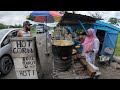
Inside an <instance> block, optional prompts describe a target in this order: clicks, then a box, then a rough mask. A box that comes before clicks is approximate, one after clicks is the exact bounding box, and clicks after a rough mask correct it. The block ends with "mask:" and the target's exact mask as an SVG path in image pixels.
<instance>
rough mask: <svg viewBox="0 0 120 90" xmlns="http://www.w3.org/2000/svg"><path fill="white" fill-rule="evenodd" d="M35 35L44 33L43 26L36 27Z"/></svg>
mask: <svg viewBox="0 0 120 90" xmlns="http://www.w3.org/2000/svg"><path fill="white" fill-rule="evenodd" d="M36 33H44V27H43V26H36Z"/></svg>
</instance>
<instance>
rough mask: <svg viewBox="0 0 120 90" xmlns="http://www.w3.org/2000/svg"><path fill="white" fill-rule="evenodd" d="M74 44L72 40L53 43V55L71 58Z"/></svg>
mask: <svg viewBox="0 0 120 90" xmlns="http://www.w3.org/2000/svg"><path fill="white" fill-rule="evenodd" d="M73 45H74V42H72V41H70V40H54V41H52V53H53V54H54V55H55V56H58V57H69V56H70V57H71V56H72V50H73Z"/></svg>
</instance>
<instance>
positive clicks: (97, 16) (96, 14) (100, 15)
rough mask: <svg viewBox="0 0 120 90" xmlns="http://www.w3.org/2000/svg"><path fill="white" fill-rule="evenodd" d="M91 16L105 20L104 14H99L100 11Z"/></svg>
mask: <svg viewBox="0 0 120 90" xmlns="http://www.w3.org/2000/svg"><path fill="white" fill-rule="evenodd" d="M89 14H90V16H91V17H93V18H98V19H103V15H102V12H98V11H96V12H94V13H91V12H89Z"/></svg>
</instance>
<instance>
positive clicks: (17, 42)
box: [11, 37, 35, 57]
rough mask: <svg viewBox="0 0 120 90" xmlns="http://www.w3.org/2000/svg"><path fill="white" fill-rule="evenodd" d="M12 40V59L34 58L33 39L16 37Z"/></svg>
mask: <svg viewBox="0 0 120 90" xmlns="http://www.w3.org/2000/svg"><path fill="white" fill-rule="evenodd" d="M11 40H12V56H13V57H28V56H34V53H35V49H34V42H33V38H30V37H29V38H28V37H27V38H26V39H25V38H22V37H19V38H18V37H16V38H13V39H11Z"/></svg>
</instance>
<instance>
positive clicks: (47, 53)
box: [45, 16, 49, 55]
mask: <svg viewBox="0 0 120 90" xmlns="http://www.w3.org/2000/svg"><path fill="white" fill-rule="evenodd" d="M46 26H47V16H46ZM46 29H47V28H46ZM47 44H48V43H47V30H46V52H45V54H46V55H49V52H48V48H47Z"/></svg>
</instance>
